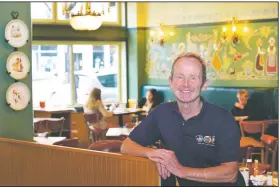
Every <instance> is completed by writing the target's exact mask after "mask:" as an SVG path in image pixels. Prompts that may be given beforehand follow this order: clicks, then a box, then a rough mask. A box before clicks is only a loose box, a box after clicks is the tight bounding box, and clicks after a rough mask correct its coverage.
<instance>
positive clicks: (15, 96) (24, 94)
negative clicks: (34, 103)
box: [6, 82, 31, 110]
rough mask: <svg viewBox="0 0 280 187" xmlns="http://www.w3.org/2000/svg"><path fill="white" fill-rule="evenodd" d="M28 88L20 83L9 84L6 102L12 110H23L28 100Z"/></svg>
mask: <svg viewBox="0 0 280 187" xmlns="http://www.w3.org/2000/svg"><path fill="white" fill-rule="evenodd" d="M30 97H31V96H30V90H29V89H28V87H27V86H26V85H25V84H23V83H21V82H16V83H13V84H11V86H10V87H9V88H8V90H7V92H6V100H7V104H8V105H9V106H10V107H11V108H12V109H14V110H23V109H24V108H26V107H27V105H28V103H29V102H30Z"/></svg>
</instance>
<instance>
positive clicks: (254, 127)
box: [239, 120, 265, 163]
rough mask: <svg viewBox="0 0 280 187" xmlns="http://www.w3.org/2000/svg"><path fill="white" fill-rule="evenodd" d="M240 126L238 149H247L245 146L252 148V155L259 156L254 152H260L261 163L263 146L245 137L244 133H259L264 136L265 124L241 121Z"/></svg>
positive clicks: (259, 142) (260, 142)
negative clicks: (240, 135)
mask: <svg viewBox="0 0 280 187" xmlns="http://www.w3.org/2000/svg"><path fill="white" fill-rule="evenodd" d="M239 124H240V130H241V134H242V137H241V140H240V147H241V148H242V147H247V146H250V145H251V146H253V148H254V149H253V150H254V151H253V153H252V155H254V154H259V153H256V152H255V150H256V149H257V150H260V151H261V153H260V156H261V162H262V163H263V162H264V144H263V142H262V141H258V140H256V139H254V138H252V137H246V136H245V132H247V133H261V135H263V134H264V131H265V123H264V121H243V120H241V121H240V122H239Z"/></svg>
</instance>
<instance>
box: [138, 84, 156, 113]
mask: <svg viewBox="0 0 280 187" xmlns="http://www.w3.org/2000/svg"><path fill="white" fill-rule="evenodd" d="M157 94H158V93H157V90H156V89H153V88H152V89H149V90H148V91H147V93H146V97H143V98H141V99H139V101H138V103H137V108H142V110H144V111H146V112H147V113H149V112H150V111H151V110H152V109H154V108H155V107H156V106H157V105H158V98H157Z"/></svg>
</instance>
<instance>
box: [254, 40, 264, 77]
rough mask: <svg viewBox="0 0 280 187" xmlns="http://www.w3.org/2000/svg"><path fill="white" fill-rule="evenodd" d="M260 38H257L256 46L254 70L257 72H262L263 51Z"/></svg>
mask: <svg viewBox="0 0 280 187" xmlns="http://www.w3.org/2000/svg"><path fill="white" fill-rule="evenodd" d="M262 44H263V42H262V39H258V40H257V47H258V54H257V57H256V70H257V71H258V72H259V73H263V69H264V68H263V66H264V53H265V52H264V51H263V49H262Z"/></svg>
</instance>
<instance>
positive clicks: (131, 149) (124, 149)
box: [121, 137, 153, 157]
mask: <svg viewBox="0 0 280 187" xmlns="http://www.w3.org/2000/svg"><path fill="white" fill-rule="evenodd" d="M152 149H153V148H148V147H144V146H142V145H139V144H137V143H135V142H134V141H132V140H131V139H130V138H129V137H128V138H126V139H125V140H124V141H123V143H122V146H121V153H125V154H129V155H134V156H140V157H148V152H150V151H152Z"/></svg>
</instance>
